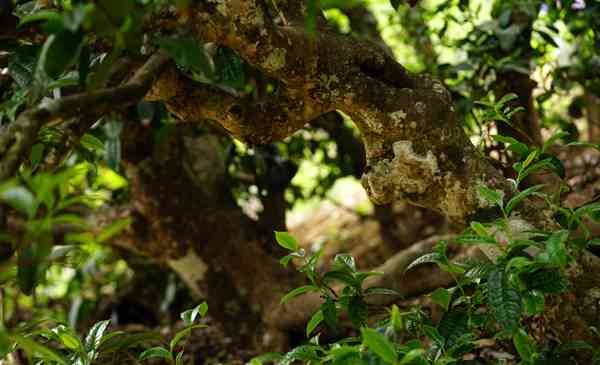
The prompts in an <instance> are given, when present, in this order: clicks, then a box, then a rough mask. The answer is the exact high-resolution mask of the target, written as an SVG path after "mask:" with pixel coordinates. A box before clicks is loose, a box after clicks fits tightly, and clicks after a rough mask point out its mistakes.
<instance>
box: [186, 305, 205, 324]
mask: <svg viewBox="0 0 600 365" xmlns="http://www.w3.org/2000/svg"><path fill="white" fill-rule="evenodd" d="M207 311H208V304H207V303H206V302H202V303H200V304H198V305H197V306H196V307H195V308H192V309H188V310H186V311H184V312H182V313H181V314H180V317H181V319H182V320H183V323H185V325H186V326H189V325H191V324H192V323H194V321H196V318H197V317H198V315H200V317H204V316H205V315H206V312H207Z"/></svg>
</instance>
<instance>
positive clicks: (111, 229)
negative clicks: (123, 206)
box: [97, 218, 133, 243]
mask: <svg viewBox="0 0 600 365" xmlns="http://www.w3.org/2000/svg"><path fill="white" fill-rule="evenodd" d="M132 222H133V219H132V218H122V219H118V220H117V221H115V222H113V223H111V224H109V225H108V226H107V227H105V228H104V229H102V231H101V232H100V233H99V234H98V237H97V240H98V242H99V243H102V242H106V241H108V240H109V239H111V238H112V237H115V236H116V235H118V234H119V233H121V232H123V231H124V230H126V229H127V228H129V226H130V225H131V223H132Z"/></svg>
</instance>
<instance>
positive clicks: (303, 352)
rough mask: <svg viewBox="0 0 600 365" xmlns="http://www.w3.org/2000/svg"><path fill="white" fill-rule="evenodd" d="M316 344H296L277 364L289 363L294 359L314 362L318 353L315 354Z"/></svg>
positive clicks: (286, 364) (287, 364)
mask: <svg viewBox="0 0 600 365" xmlns="http://www.w3.org/2000/svg"><path fill="white" fill-rule="evenodd" d="M317 348H318V347H317V346H314V345H302V346H298V347H296V348H295V349H293V350H291V351H289V352H288V353H287V354H285V356H284V357H283V359H281V361H279V363H278V364H279V365H290V364H291V363H292V362H294V361H301V362H305V363H306V362H316V361H318V360H319V355H317V351H316V349H317Z"/></svg>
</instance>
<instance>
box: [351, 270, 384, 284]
mask: <svg viewBox="0 0 600 365" xmlns="http://www.w3.org/2000/svg"><path fill="white" fill-rule="evenodd" d="M383 275H384V273H383V272H381V271H360V272H357V273H356V274H354V278H355V279H356V281H357V282H358V284H359V285H358V286H362V283H363V282H364V281H365V279H366V278H369V277H371V276H383Z"/></svg>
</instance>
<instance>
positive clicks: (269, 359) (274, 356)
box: [250, 352, 283, 365]
mask: <svg viewBox="0 0 600 365" xmlns="http://www.w3.org/2000/svg"><path fill="white" fill-rule="evenodd" d="M282 357H283V356H282V355H281V354H280V353H279V352H267V353H266V354H262V355H259V356H256V357H253V358H252V359H251V360H250V365H263V364H265V363H275V362H278V361H279V360H280V359H281V358H282Z"/></svg>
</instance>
